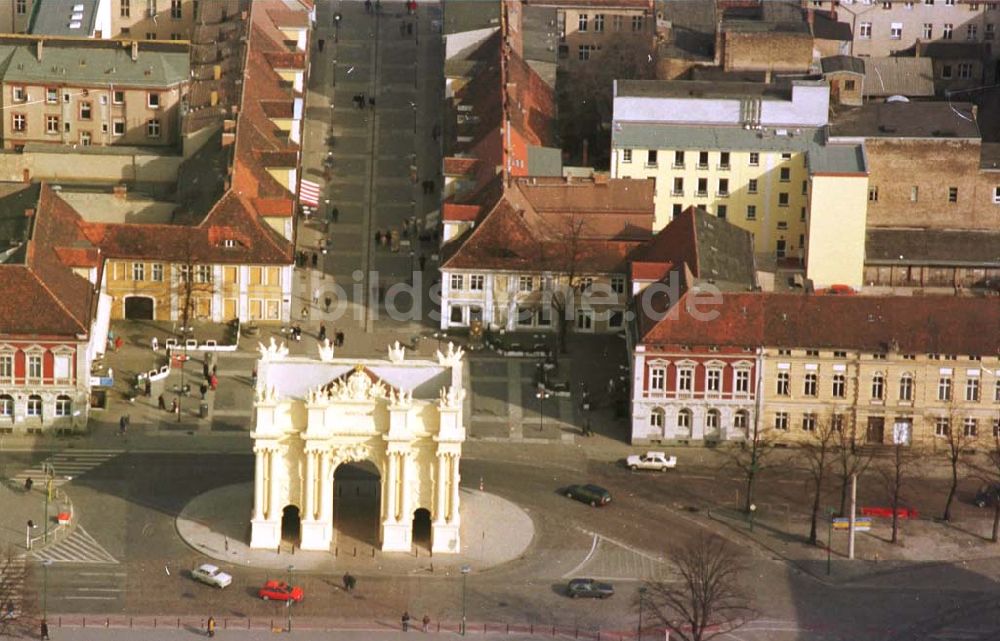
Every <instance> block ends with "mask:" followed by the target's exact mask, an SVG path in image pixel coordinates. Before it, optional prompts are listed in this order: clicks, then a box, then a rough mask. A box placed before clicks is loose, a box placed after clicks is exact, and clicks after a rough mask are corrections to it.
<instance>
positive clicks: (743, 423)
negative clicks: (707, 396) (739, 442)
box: [733, 410, 750, 434]
mask: <svg viewBox="0 0 1000 641" xmlns="http://www.w3.org/2000/svg"><path fill="white" fill-rule="evenodd" d="M749 427H750V415H749V414H748V413H747V411H746V410H740V411H738V412H736V414H734V415H733V429H734V430H737V431H739V432H742V433H744V434H746V431H747V429H748V428H749Z"/></svg>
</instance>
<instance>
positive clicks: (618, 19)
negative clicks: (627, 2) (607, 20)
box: [611, 16, 625, 31]
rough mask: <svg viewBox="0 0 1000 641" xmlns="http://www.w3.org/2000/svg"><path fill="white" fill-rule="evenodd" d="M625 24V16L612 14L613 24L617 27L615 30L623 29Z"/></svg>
mask: <svg viewBox="0 0 1000 641" xmlns="http://www.w3.org/2000/svg"><path fill="white" fill-rule="evenodd" d="M624 24H625V16H611V25H612V26H613V27H614V28H615V31H621V30H622V25H624Z"/></svg>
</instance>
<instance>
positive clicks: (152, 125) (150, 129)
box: [146, 118, 160, 138]
mask: <svg viewBox="0 0 1000 641" xmlns="http://www.w3.org/2000/svg"><path fill="white" fill-rule="evenodd" d="M146 137H147V138H159V137H160V121H159V120H156V119H155V118H154V119H153V120H147V121H146Z"/></svg>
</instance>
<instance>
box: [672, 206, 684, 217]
mask: <svg viewBox="0 0 1000 641" xmlns="http://www.w3.org/2000/svg"><path fill="white" fill-rule="evenodd" d="M683 209H684V207H683V205H680V204H674V208H673V212H674V218H677V217H678V216H680V215H681V211H682V210H683Z"/></svg>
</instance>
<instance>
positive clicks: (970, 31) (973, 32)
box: [965, 24, 979, 40]
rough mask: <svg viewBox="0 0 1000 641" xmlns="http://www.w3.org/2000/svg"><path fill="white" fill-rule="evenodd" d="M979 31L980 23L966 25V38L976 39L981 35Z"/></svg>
mask: <svg viewBox="0 0 1000 641" xmlns="http://www.w3.org/2000/svg"><path fill="white" fill-rule="evenodd" d="M978 31H979V25H976V24H967V25H965V39H966V40H975V39H976V38H977V37H979V33H978Z"/></svg>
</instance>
